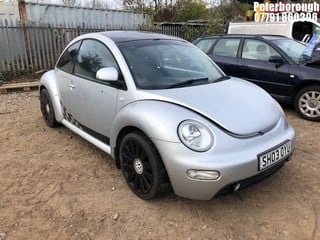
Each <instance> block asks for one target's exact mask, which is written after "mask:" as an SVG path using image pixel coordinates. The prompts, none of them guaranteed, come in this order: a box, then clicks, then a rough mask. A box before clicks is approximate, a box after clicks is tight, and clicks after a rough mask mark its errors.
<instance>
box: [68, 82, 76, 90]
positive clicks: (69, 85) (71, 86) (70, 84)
mask: <svg viewBox="0 0 320 240" xmlns="http://www.w3.org/2000/svg"><path fill="white" fill-rule="evenodd" d="M68 87H69V89H70V90H73V89H74V88H75V87H76V86H74V85H73V84H72V83H69V84H68Z"/></svg>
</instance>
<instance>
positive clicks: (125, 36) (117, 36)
mask: <svg viewBox="0 0 320 240" xmlns="http://www.w3.org/2000/svg"><path fill="white" fill-rule="evenodd" d="M99 34H101V35H103V36H106V37H108V38H110V39H112V41H114V42H115V43H121V42H128V41H137V40H152V39H167V40H177V39H179V40H182V39H180V38H177V37H172V36H167V35H164V34H160V33H151V32H138V31H106V32H100V33H99Z"/></svg>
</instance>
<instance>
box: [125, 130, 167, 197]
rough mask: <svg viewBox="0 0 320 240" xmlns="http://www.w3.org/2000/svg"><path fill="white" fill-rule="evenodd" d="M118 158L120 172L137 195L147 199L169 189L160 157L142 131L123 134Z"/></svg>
mask: <svg viewBox="0 0 320 240" xmlns="http://www.w3.org/2000/svg"><path fill="white" fill-rule="evenodd" d="M119 159H120V165H121V170H122V174H123V176H124V178H125V180H126V182H127V184H128V186H129V187H130V189H131V190H132V191H133V192H134V193H135V194H136V195H137V196H138V197H140V198H142V199H145V200H149V199H153V198H155V197H157V196H159V195H161V194H163V193H166V192H168V191H169V190H170V183H169V179H168V176H167V172H166V169H165V167H164V165H163V162H162V160H161V157H160V155H159V153H158V151H157V150H156V148H155V146H154V145H153V143H152V142H151V140H150V139H149V138H148V137H146V136H145V135H144V134H143V133H141V132H138V131H135V132H131V133H129V134H127V135H126V136H124V138H123V139H122V141H121V143H120V148H119Z"/></svg>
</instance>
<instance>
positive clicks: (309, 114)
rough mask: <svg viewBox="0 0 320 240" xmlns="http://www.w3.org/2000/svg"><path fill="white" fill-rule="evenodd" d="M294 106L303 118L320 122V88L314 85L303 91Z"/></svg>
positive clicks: (298, 95)
mask: <svg viewBox="0 0 320 240" xmlns="http://www.w3.org/2000/svg"><path fill="white" fill-rule="evenodd" d="M294 105H295V109H296V111H297V112H298V113H299V115H300V116H301V117H302V118H304V119H307V120H310V121H320V86H318V85H312V86H308V87H305V88H303V89H301V90H300V92H298V94H297V96H296V99H295V104H294Z"/></svg>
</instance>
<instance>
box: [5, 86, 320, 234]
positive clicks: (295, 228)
mask: <svg viewBox="0 0 320 240" xmlns="http://www.w3.org/2000/svg"><path fill="white" fill-rule="evenodd" d="M285 111H286V114H287V117H288V120H289V122H290V123H291V124H292V125H293V126H294V128H295V129H296V133H297V141H296V150H295V152H294V156H293V158H292V160H291V161H290V162H288V163H287V164H286V165H285V166H284V168H282V169H281V170H280V171H279V172H278V173H276V174H275V175H273V176H272V177H271V178H268V179H266V180H265V181H263V182H261V183H259V184H257V185H255V186H252V187H250V188H248V189H244V190H241V191H239V192H237V193H235V194H230V195H227V196H222V197H219V198H214V199H212V200H211V201H193V200H188V199H183V198H180V197H177V196H175V195H174V194H173V193H171V194H169V195H167V196H165V197H162V198H160V199H156V200H153V201H143V200H141V199H139V198H137V197H136V196H135V195H134V194H133V193H131V191H130V190H129V188H128V187H127V186H126V183H125V181H124V179H123V177H122V175H121V172H120V170H118V169H116V166H115V163H114V162H113V160H112V159H110V157H108V155H106V154H105V153H104V152H102V151H100V150H99V149H97V148H96V147H94V146H93V145H91V144H89V143H87V142H86V141H85V140H83V139H81V138H80V137H78V136H77V135H75V134H73V133H72V132H71V131H69V130H68V129H67V128H65V127H60V128H58V129H50V128H48V127H46V125H45V123H44V121H43V120H42V117H41V114H40V111H39V101H38V93H37V92H36V91H34V92H25V93H12V94H6V95H0V123H1V124H0V131H1V135H0V183H1V184H0V240H5V239H6V240H9V239H10V240H11V239H19V240H20V239H185V240H187V239H222V240H224V239H228V240H231V239H232V240H236V239H239V240H252V239H259V240H260V239H266V240H271V239H274V240H283V239H288V240H291V239H297V240H307V239H313V240H316V239H320V227H319V225H320V219H319V216H320V184H319V183H320V181H319V169H320V124H319V123H314V122H309V121H305V120H302V119H300V118H299V117H297V115H296V114H295V113H294V111H293V110H292V109H290V108H287V107H286V108H285Z"/></svg>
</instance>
